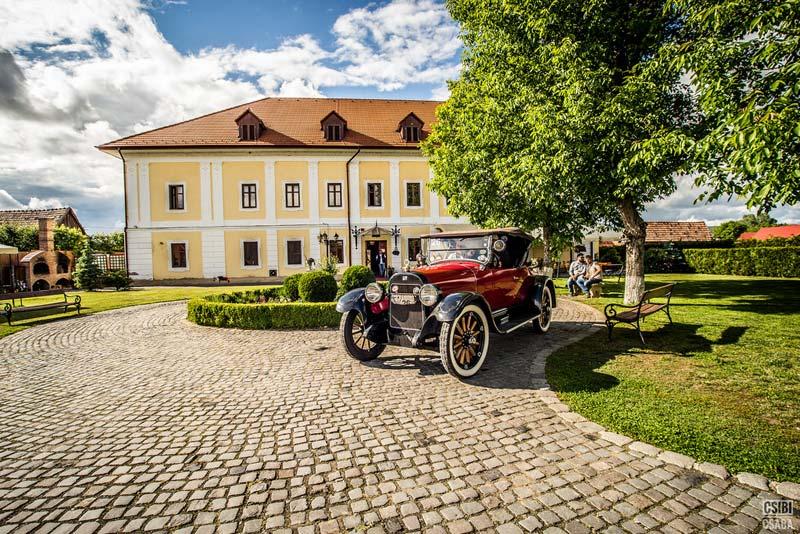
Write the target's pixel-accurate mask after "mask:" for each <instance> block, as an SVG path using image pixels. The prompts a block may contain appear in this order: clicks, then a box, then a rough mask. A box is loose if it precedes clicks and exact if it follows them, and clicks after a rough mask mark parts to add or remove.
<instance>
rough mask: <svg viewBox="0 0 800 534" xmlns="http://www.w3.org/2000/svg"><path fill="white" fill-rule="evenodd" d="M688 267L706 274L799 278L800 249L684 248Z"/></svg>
mask: <svg viewBox="0 0 800 534" xmlns="http://www.w3.org/2000/svg"><path fill="white" fill-rule="evenodd" d="M683 254H684V256H685V257H686V261H687V262H688V263H689V266H690V267H692V269H694V270H695V271H696V272H698V273H703V274H735V275H740V276H771V277H778V278H794V277H800V247H739V248H726V249H715V248H707V249H684V251H683Z"/></svg>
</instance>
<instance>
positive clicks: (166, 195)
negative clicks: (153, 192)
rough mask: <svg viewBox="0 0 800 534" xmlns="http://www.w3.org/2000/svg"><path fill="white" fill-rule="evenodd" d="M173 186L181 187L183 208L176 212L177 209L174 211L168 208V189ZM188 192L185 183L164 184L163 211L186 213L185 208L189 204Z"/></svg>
mask: <svg viewBox="0 0 800 534" xmlns="http://www.w3.org/2000/svg"><path fill="white" fill-rule="evenodd" d="M173 185H180V186H182V187H183V208H182V209H179V210H177V209H176V210H174V209H172V208H170V207H169V199H170V194H169V188H170V186H173ZM188 190H189V189H188V188H187V187H186V182H167V183H166V185H165V186H164V209H165V210H166V212H167V213H186V211H187V209H186V206H187V204H188V203H189V202H188V197H189V195H188V194H187V193H188Z"/></svg>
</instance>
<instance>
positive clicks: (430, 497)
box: [0, 301, 799, 534]
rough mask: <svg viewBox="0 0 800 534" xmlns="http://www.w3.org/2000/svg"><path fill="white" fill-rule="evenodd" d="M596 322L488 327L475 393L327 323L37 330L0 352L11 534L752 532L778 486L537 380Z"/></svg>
mask: <svg viewBox="0 0 800 534" xmlns="http://www.w3.org/2000/svg"><path fill="white" fill-rule="evenodd" d="M596 313H597V312H595V311H594V310H592V309H590V308H588V307H587V306H583V305H580V304H576V303H573V302H567V301H564V302H562V303H561V305H560V306H559V308H558V309H557V313H556V315H555V321H556V322H555V323H554V325H553V328H552V330H551V332H550V333H549V334H548V335H546V336H543V337H542V336H537V335H535V334H532V333H522V332H521V333H515V334H514V335H510V336H505V337H493V338H492V344H493V345H492V355H491V356H490V358H489V359H488V360H487V363H486V366H485V367H484V370H482V371H481V372H480V373H479V375H478V376H477V377H476V378H475V379H473V380H472V381H470V382H469V383H462V382H459V381H458V380H455V379H454V378H452V377H450V376H449V375H447V374H445V373H444V370H443V369H442V367H441V365H440V363H439V362H438V357H437V355H435V354H433V353H425V352H414V351H408V350H405V349H390V350H387V352H386V353H385V354H384V356H382V357H381V358H380V359H379V360H377V361H375V362H371V363H370V364H366V365H365V364H360V363H358V362H356V361H354V360H351V359H350V358H348V357H347V356H346V355H345V354H344V353H343V352H342V350H341V349H340V348H339V346H338V339H337V334H336V333H335V332H332V331H299V332H279V331H236V330H224V329H213V328H204V327H199V326H196V325H193V324H191V323H188V322H187V321H186V320H185V319H184V317H185V314H186V306H185V304H183V303H172V304H159V305H152V306H142V307H136V308H128V309H122V310H117V311H112V312H107V313H102V314H97V315H92V316H87V317H81V318H75V319H71V320H68V321H57V322H53V323H50V324H45V325H42V326H37V327H35V328H31V329H29V330H26V331H24V332H21V333H18V334H15V335H13V336H11V337H7V338H5V339H3V340H0V534H1V533H7V532H14V533H24V532H42V533H45V532H58V533H61V532H80V533H92V532H118V531H125V532H140V531H147V532H149V531H169V532H181V533H182V532H235V531H240V532H284V531H285V532H290V531H295V532H300V533H312V532H319V533H332V532H348V531H353V532H370V533H373V532H374V533H380V532H390V533H391V532H410V531H424V532H450V533H465V532H473V531H485V532H501V533H519V532H528V531H546V532H564V531H566V532H570V533H579V532H591V531H607V532H633V533H636V532H645V531H660V532H691V531H706V530H708V531H714V532H716V531H718V532H751V531H756V530H759V529H761V528H762V523H761V520H762V514H761V506H762V505H761V503H762V500H763V499H767V498H778V495H777V494H776V493H775V492H773V491H772V490H770V489H769V488H768V486H764V487H763V488H762V489H757V488H755V487H752V486H749V485H746V484H743V483H742V482H740V481H738V480H737V479H735V478H718V477H717V476H714V474H717V475H720V474H721V475H722V476H725V474H724V473H714V470H713V466H712V468H709V469H705V471H707V472H703V471H700V470H695V469H692V468H687V467H688V466H692V465H693V464H692V461H691V459H686V457H682V456H680V455H671V453H664V452H661V451H659V450H658V449H655V448H654V447H650V446H648V445H645V444H641V443H631V442H630V440H629V439H627V438H625V437H623V436H618V435H616V434H612V433H608V432H605V431H604V430H603V429H602V428H600V427H598V426H597V425H594V424H593V423H590V422H588V421H586V420H585V419H583V418H582V417H580V416H579V415H577V414H574V413H572V412H569V410H568V409H567V408H566V406H564V405H563V404H561V403H560V402H559V401H558V399H557V398H556V397H555V395H554V394H553V393H552V392H550V391H548V390H547V389H546V381H545V380H544V361H545V358H546V356H547V355H548V354H549V353H551V352H552V351H553V350H554V349H556V348H558V347H559V346H562V345H564V344H566V343H569V342H571V341H573V340H574V339H576V338H577V337H578V336H583V335H586V334H587V333H588V332H590V331H591V328H592V326H591V323H592V322H593V321H595V320H596V319H597V316H596ZM698 467H701V466H698ZM751 483H753V484H755V485H759V484H763V481H762V480H760V479H758V477H756V478H755V479H754V480H753V481H751ZM793 521H794V527H795V528H798V526H799V525H798V522H797V518H796V517H795V518H793Z"/></svg>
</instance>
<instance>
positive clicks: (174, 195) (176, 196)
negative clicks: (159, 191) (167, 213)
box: [169, 184, 185, 210]
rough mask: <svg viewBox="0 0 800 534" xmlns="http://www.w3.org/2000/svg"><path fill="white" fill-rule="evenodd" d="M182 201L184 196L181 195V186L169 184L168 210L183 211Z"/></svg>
mask: <svg viewBox="0 0 800 534" xmlns="http://www.w3.org/2000/svg"><path fill="white" fill-rule="evenodd" d="M184 199H185V195H184V193H183V184H171V185H170V186H169V209H171V210H182V209H184V206H185V204H184Z"/></svg>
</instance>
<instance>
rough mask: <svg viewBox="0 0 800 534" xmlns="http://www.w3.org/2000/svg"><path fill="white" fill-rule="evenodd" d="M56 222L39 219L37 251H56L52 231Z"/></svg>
mask: <svg viewBox="0 0 800 534" xmlns="http://www.w3.org/2000/svg"><path fill="white" fill-rule="evenodd" d="M55 225H56V222H55V221H54V220H53V219H49V218H47V219H44V218H42V219H39V250H44V251H46V252H54V251H55V250H56V245H55V237H54V232H53V229H54V228H55Z"/></svg>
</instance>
